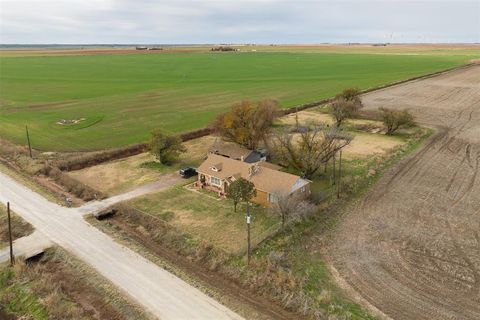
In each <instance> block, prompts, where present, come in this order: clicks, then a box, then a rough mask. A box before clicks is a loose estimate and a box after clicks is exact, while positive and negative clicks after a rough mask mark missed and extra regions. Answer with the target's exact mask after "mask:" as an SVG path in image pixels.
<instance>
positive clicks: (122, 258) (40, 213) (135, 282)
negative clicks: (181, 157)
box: [0, 173, 242, 320]
mask: <svg viewBox="0 0 480 320" xmlns="http://www.w3.org/2000/svg"><path fill="white" fill-rule="evenodd" d="M157 187H158V186H157ZM153 190H158V188H153ZM151 191H152V189H149V188H148V187H146V188H145V189H142V190H136V191H133V192H131V193H128V194H125V195H121V196H117V197H116V198H114V199H107V200H104V201H99V202H94V203H89V204H87V205H86V206H85V207H80V208H65V207H61V206H59V205H57V204H54V203H52V202H49V201H48V200H46V199H45V198H43V197H42V196H40V195H39V194H37V193H35V192H33V191H32V190H30V189H28V188H27V187H25V186H23V185H21V184H20V183H18V182H16V181H15V180H13V179H12V178H10V177H9V176H7V175H5V174H3V173H0V201H1V202H2V203H6V202H7V201H9V202H10V204H11V207H12V210H14V211H15V213H17V214H18V215H19V216H21V217H22V218H23V219H25V220H26V221H28V222H29V223H30V224H32V225H33V226H34V227H35V228H36V230H38V231H39V232H41V233H42V234H43V235H45V236H46V237H47V238H48V239H49V240H51V241H52V242H54V243H56V244H58V245H59V246H61V247H63V248H65V249H66V250H68V251H69V252H71V253H73V254H74V255H76V256H77V257H78V258H80V259H81V260H83V261H84V262H86V263H87V264H88V265H90V266H91V267H93V268H94V269H95V270H97V272H98V273H100V274H101V275H103V276H104V277H105V278H107V279H108V280H110V281H111V282H112V283H113V284H114V285H115V286H117V287H118V288H119V289H120V291H122V292H124V293H125V294H127V295H129V296H130V297H131V298H132V299H133V300H134V301H136V302H137V303H138V304H139V305H140V306H142V307H144V309H145V310H146V311H147V312H149V313H151V314H152V315H154V316H156V317H157V318H159V319H165V320H166V319H175V320H178V319H209V320H210V319H242V318H241V317H240V316H239V315H237V314H236V313H234V312H232V311H231V310H229V309H228V308H226V307H224V306H223V305H221V304H220V303H218V302H217V301H215V300H214V299H212V298H210V297H209V296H207V295H205V294H204V293H202V292H201V291H199V290H198V289H196V288H194V287H192V286H191V285H189V284H187V283H186V282H184V281H182V280H181V279H179V278H178V277H176V276H174V275H173V274H171V273H169V272H167V271H166V270H164V269H162V268H160V267H158V266H157V265H155V264H153V263H152V262H150V261H148V260H147V259H145V258H143V257H142V256H140V255H139V254H137V253H135V252H133V251H132V250H130V249H128V248H126V247H124V246H122V245H120V244H118V243H116V242H115V241H114V240H113V239H112V238H110V237H109V236H107V235H105V234H104V233H102V232H101V231H99V230H98V229H96V228H94V227H92V226H91V225H90V224H88V223H87V222H86V221H85V220H84V219H83V217H82V215H84V214H85V213H87V212H89V210H99V209H102V208H105V207H107V206H109V205H111V204H112V203H114V202H115V201H122V200H126V199H129V198H131V197H135V196H138V195H140V194H144V193H148V192H151Z"/></svg>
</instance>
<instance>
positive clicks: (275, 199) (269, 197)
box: [268, 193, 277, 203]
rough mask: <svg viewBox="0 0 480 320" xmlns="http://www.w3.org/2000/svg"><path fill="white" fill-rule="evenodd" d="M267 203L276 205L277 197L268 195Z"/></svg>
mask: <svg viewBox="0 0 480 320" xmlns="http://www.w3.org/2000/svg"><path fill="white" fill-rule="evenodd" d="M268 202H270V203H276V202H277V197H276V196H275V195H274V194H271V193H269V194H268Z"/></svg>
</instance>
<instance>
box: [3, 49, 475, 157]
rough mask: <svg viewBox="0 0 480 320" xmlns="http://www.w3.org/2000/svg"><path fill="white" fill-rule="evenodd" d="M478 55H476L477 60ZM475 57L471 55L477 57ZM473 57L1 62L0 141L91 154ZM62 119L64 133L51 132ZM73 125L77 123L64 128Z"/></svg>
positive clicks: (240, 55) (107, 57) (262, 55)
mask: <svg viewBox="0 0 480 320" xmlns="http://www.w3.org/2000/svg"><path fill="white" fill-rule="evenodd" d="M477 53H478V52H477ZM478 56H479V55H477V57H478ZM472 58H473V57H472V55H471V54H468V55H462V54H461V53H460V54H459V53H458V51H457V52H456V53H455V54H452V55H449V54H445V53H442V54H434V53H432V54H428V52H427V53H423V54H421V55H419V54H411V55H409V54H391V53H389V54H376V53H374V54H371V53H367V54H366V53H348V54H343V53H335V52H237V53H210V52H178V53H174V52H171V53H164V54H102V55H75V56H74V55H70V56H69V55H63V56H62V55H58V56H17V57H15V56H1V57H0V137H3V138H7V139H10V140H12V141H14V142H16V143H21V144H24V143H25V125H28V127H29V129H30V134H31V139H32V144H33V146H34V147H35V148H37V149H41V150H58V151H67V150H92V149H102V148H107V147H117V146H123V145H127V144H131V143H136V142H141V141H145V140H146V139H148V136H149V132H150V131H151V130H152V129H154V128H163V129H164V130H166V131H170V132H184V131H188V130H192V129H197V128H201V127H203V126H205V125H207V124H208V123H209V122H210V121H211V120H212V119H213V118H214V117H215V115H216V114H218V113H219V112H222V111H224V110H226V109H227V108H228V107H229V106H230V105H231V104H232V103H234V102H237V101H240V100H242V99H264V98H271V99H277V100H278V101H280V103H281V105H282V107H284V108H288V107H292V106H295V105H298V104H302V103H306V102H311V101H315V100H319V99H322V98H326V97H330V96H333V95H334V94H335V93H337V92H338V91H340V90H341V89H343V88H345V87H351V86H356V87H359V88H362V89H365V88H369V87H375V86H379V85H382V84H386V83H390V82H393V81H397V80H402V79H407V78H410V77H413V76H417V75H421V74H425V73H430V72H433V71H437V70H442V69H447V68H450V67H453V66H457V65H461V64H464V63H466V62H467V61H468V60H470V59H472ZM60 120H67V124H58V122H59V121H60ZM69 120H70V121H71V120H79V121H78V122H77V123H70V122H68V121H69Z"/></svg>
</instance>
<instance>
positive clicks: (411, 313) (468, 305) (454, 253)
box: [329, 66, 480, 320]
mask: <svg viewBox="0 0 480 320" xmlns="http://www.w3.org/2000/svg"><path fill="white" fill-rule="evenodd" d="M363 102H364V104H365V105H366V106H367V109H370V110H373V109H376V108H378V107H381V106H383V107H388V108H404V107H408V108H410V110H411V111H412V113H413V114H414V115H415V117H416V119H417V120H418V121H419V122H420V123H422V124H425V125H429V126H434V127H436V128H437V129H438V133H437V134H435V135H434V136H433V137H432V138H431V139H430V140H429V141H428V142H427V143H426V145H424V146H423V147H422V148H421V149H420V150H419V151H418V152H416V153H415V154H414V155H412V156H411V157H409V158H407V159H405V160H404V161H402V162H401V163H399V164H398V165H396V166H395V167H393V168H392V169H391V170H390V171H389V172H387V173H386V174H385V175H384V176H383V178H382V179H381V180H380V181H379V182H378V183H377V184H376V185H375V186H374V187H373V188H372V189H371V190H370V191H369V192H368V193H367V194H366V195H365V197H364V198H363V199H361V200H360V201H359V203H358V204H356V205H355V206H354V207H352V208H351V212H348V213H346V214H345V217H344V219H343V221H342V222H341V223H340V226H339V228H338V232H337V234H336V236H335V239H334V241H333V243H332V245H331V247H330V250H329V258H330V259H331V263H332V264H333V266H334V267H335V269H336V270H338V272H339V276H340V277H341V278H342V279H343V280H345V282H346V283H347V284H348V286H349V288H348V289H350V290H353V291H354V292H355V294H358V295H360V296H361V298H362V299H359V301H360V302H361V300H366V301H368V303H369V304H371V305H373V306H374V307H376V308H378V309H379V310H380V311H381V312H383V313H384V314H385V315H386V316H387V317H391V318H394V319H408V320H410V319H480V175H479V167H480V66H472V67H469V68H465V69H460V70H455V71H452V72H449V73H446V74H442V75H440V76H437V77H432V78H429V79H424V80H418V81H413V82H409V83H405V84H402V85H398V86H394V87H391V88H388V89H384V90H380V91H376V92H372V93H369V94H366V95H364V97H363ZM355 294H353V295H352V296H353V297H354V296H355Z"/></svg>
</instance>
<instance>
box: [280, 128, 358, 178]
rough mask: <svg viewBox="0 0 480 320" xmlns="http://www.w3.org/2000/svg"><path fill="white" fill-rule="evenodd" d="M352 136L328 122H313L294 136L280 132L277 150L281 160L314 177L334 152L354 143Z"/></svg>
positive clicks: (307, 176) (303, 173)
mask: <svg viewBox="0 0 480 320" xmlns="http://www.w3.org/2000/svg"><path fill="white" fill-rule="evenodd" d="M352 139H353V138H352V136H351V135H349V134H347V133H345V132H343V131H341V130H339V129H338V128H331V127H328V126H326V125H324V124H309V125H308V127H307V128H306V130H303V131H302V132H300V133H298V134H295V135H292V134H289V133H288V132H287V131H280V132H278V133H276V134H275V135H273V139H272V145H273V153H274V155H275V156H277V157H278V158H279V160H280V161H283V162H285V163H286V164H287V165H289V166H291V167H293V168H295V169H297V170H299V171H300V172H301V173H302V175H303V176H304V177H305V178H307V179H310V178H312V177H313V175H314V174H315V173H316V172H317V171H318V170H319V169H320V168H321V167H322V165H324V164H325V163H326V162H327V161H328V160H330V159H331V158H332V157H333V155H334V154H335V153H336V152H337V151H339V150H340V149H342V148H343V147H345V146H347V145H348V144H350V142H351V141H352Z"/></svg>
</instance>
